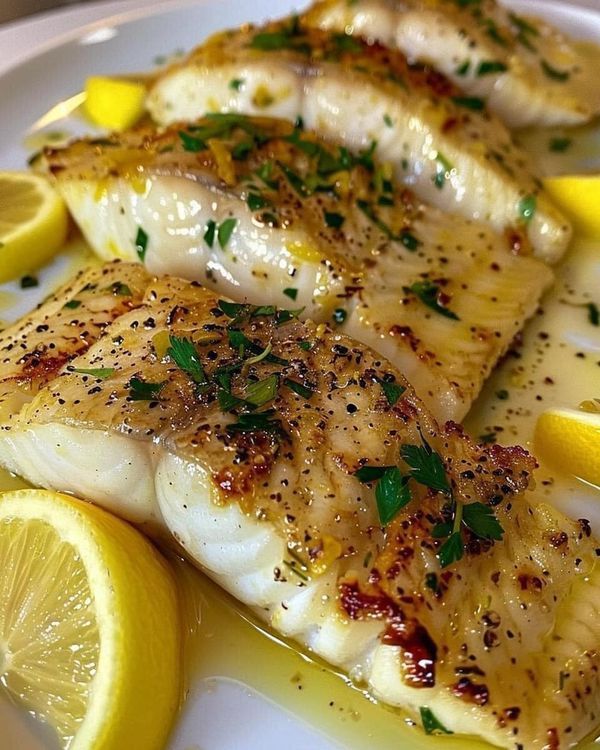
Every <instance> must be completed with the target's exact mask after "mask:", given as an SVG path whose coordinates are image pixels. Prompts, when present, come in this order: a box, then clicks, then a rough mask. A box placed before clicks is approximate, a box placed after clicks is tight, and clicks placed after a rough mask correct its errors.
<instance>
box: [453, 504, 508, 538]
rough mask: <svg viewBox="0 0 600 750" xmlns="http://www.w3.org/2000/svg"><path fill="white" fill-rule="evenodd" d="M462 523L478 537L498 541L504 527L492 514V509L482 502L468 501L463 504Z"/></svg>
mask: <svg viewBox="0 0 600 750" xmlns="http://www.w3.org/2000/svg"><path fill="white" fill-rule="evenodd" d="M462 520H463V523H464V524H465V526H466V527H467V528H469V529H471V531H472V532H473V533H474V534H475V536H478V537H479V538H480V539H496V540H497V541H500V540H501V539H502V535H503V534H504V529H503V528H502V526H501V525H500V523H499V521H498V519H497V518H496V516H495V515H494V510H493V509H492V508H490V506H489V505H484V504H483V503H478V502H477V503H468V504H467V505H464V506H463V518H462Z"/></svg>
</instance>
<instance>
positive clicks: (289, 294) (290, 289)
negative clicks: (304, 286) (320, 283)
mask: <svg viewBox="0 0 600 750" xmlns="http://www.w3.org/2000/svg"><path fill="white" fill-rule="evenodd" d="M283 293H284V294H285V296H286V297H289V298H290V299H292V300H295V299H296V297H297V296H298V290H297V289H294V288H293V287H291V286H288V287H287V288H286V289H284V290H283Z"/></svg>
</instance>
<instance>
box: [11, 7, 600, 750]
mask: <svg viewBox="0 0 600 750" xmlns="http://www.w3.org/2000/svg"><path fill="white" fill-rule="evenodd" d="M304 4H305V3H304V2H302V1H301V0H252V2H244V1H243V0H193V1H192V2H189V1H187V0H183V1H182V2H176V3H175V4H173V3H171V4H169V7H168V9H166V10H165V5H164V4H163V5H159V6H158V7H156V6H154V7H153V8H150V9H149V10H148V9H147V10H141V11H140V10H137V11H134V12H133V13H132V14H130V17H129V18H127V16H125V17H123V16H115V17H113V18H112V19H110V18H109V19H105V20H103V21H102V22H97V23H94V24H92V25H91V26H86V27H84V28H82V29H76V30H73V31H70V32H68V33H66V34H62V35H61V37H60V38H59V39H56V40H53V41H50V42H49V43H48V42H44V49H43V51H41V52H40V51H39V50H38V51H35V52H32V53H31V54H30V56H29V57H28V59H26V60H25V61H23V62H20V64H19V65H18V66H16V67H14V68H13V69H11V70H9V71H8V72H6V73H5V74H4V75H2V76H0V102H1V110H0V169H7V168H15V169H20V168H23V167H24V164H25V161H26V158H27V156H28V149H27V148H26V147H25V145H24V140H23V139H24V135H25V134H27V133H29V132H31V131H32V129H33V130H35V129H36V128H38V127H39V124H40V118H43V117H44V116H46V115H47V114H48V112H49V111H50V110H51V108H52V107H54V106H55V105H56V104H57V102H62V103H64V104H63V111H62V112H61V111H60V110H59V111H57V110H54V114H55V115H56V116H60V115H61V114H64V113H65V112H68V111H69V107H70V106H71V104H72V102H73V100H72V97H74V96H76V95H77V94H78V92H80V91H81V89H82V85H83V81H84V80H85V78H86V76H88V75H92V74H98V73H102V74H113V73H123V72H131V71H143V70H147V69H149V68H150V67H152V65H153V63H154V60H155V58H156V57H157V56H162V55H171V54H172V53H174V52H175V51H176V50H185V49H190V48H191V47H193V46H195V45H196V44H198V43H199V42H200V41H201V40H202V38H204V37H205V36H207V35H208V34H210V33H212V32H213V31H216V30H218V29H221V28H224V27H228V26H235V25H237V24H239V23H242V22H244V21H257V22H258V21H262V20H264V19H266V18H269V17H275V16H278V15H283V14H285V13H287V12H289V11H290V10H292V9H293V8H298V7H299V6H302V5H304ZM511 5H512V6H513V7H515V8H516V9H517V10H519V11H522V12H529V13H531V14H534V13H536V12H537V13H540V15H542V14H543V15H544V16H545V17H547V18H548V19H549V20H550V21H552V22H553V23H555V24H556V25H557V26H559V27H560V28H561V29H563V30H565V31H567V32H570V33H572V34H573V35H575V36H578V37H580V38H582V39H589V40H593V41H600V13H599V12H598V11H594V10H591V9H584V8H581V7H577V6H574V5H569V4H562V3H558V2H551V0H546V2H544V3H543V4H542V3H540V2H539V0H538V2H536V1H535V0H514V1H513V2H511ZM131 16H133V18H131ZM63 17H65V16H64V14H63ZM38 26H39V25H38ZM15 33H17V34H20V37H13V38H12V43H13V45H12V46H13V47H14V48H16V47H17V46H18V45H17V44H16V42H20V44H21V45H22V46H23V47H24V48H26V46H27V45H28V44H31V38H30V37H29V36H28V35H27V25H21V26H20V28H19V30H18V31H17V32H15ZM0 61H1V52H0ZM49 127H54V126H53V125H52V124H50V125H49ZM58 127H61V128H62V127H63V123H62V122H60V120H59V122H58ZM68 127H69V129H70V132H75V131H76V130H84V129H89V128H88V126H86V125H84V124H83V123H82V122H79V121H77V120H72V121H69V123H68ZM64 267H65V262H63V269H64ZM42 281H43V282H44V284H43V287H42V288H47V285H48V284H49V283H51V278H49V277H48V274H47V273H46V274H42ZM33 295H35V292H33V293H31V294H30V295H29V296H24V304H25V305H27V306H31V305H32V304H33V299H34V296H33ZM22 296H23V295H22ZM594 395H599V394H594ZM207 606H208V610H207V611H208V612H209V614H210V613H211V612H212V614H210V616H211V617H212V616H213V615H214V612H213V610H219V608H220V607H222V606H223V605H222V604H220V603H219V602H218V601H217V603H216V604H215V603H214V601H213V604H211V603H210V602H209V604H208V605H207ZM211 607H212V608H213V609H211ZM225 609H226V608H225ZM238 621H239V616H238V615H236V614H232V613H231V612H230V613H229V614H225V615H224V620H223V622H227V623H228V624H227V626H226V627H224V629H223V631H222V632H219V625H218V624H215V623H218V622H221V621H220V620H218V618H216V619H215V620H214V623H213V624H212V625H211V624H210V623H209V625H208V626H205V627H208V628H209V630H210V628H211V627H212V630H211V632H210V633H209V636H207V637H208V638H209V639H210V637H211V636H213V635H214V646H213V647H212V648H209V649H207V648H206V643H209V642H210V640H209V641H206V640H205V643H204V653H203V655H202V661H203V668H202V669H200V670H195V671H194V672H193V675H192V681H191V685H190V691H189V698H188V702H187V704H186V706H185V708H184V711H183V712H182V714H181V717H180V720H179V723H178V726H177V727H176V729H175V732H174V736H173V739H172V742H171V744H170V746H169V750H200V749H201V750H280V749H281V747H282V745H283V746H284V747H285V748H286V750H333V748H335V747H338V748H339V747H342V746H343V747H346V748H355V749H356V750H359V749H360V748H364V749H365V750H367V748H368V750H387V748H388V747H389V748H391V747H399V746H402V747H403V748H404V750H417V749H420V748H430V749H432V750H433V749H434V748H438V747H441V746H442V743H443V745H444V747H445V748H448V750H450V748H453V749H454V750H458V748H460V750H464V748H466V747H467V746H468V747H473V748H475V747H476V745H475V744H474V743H470V742H467V741H456V740H448V739H443V740H437V739H432V738H425V737H423V736H422V735H421V734H418V733H414V732H412V731H408V730H407V729H405V728H404V726H403V725H402V720H401V718H399V717H397V716H394V715H392V714H388V713H386V712H384V711H383V710H382V709H378V708H374V707H373V706H372V705H371V704H369V703H368V702H367V701H366V700H365V699H364V698H363V697H362V696H361V695H359V694H358V693H357V692H355V691H352V690H351V689H350V688H347V687H345V686H342V687H340V682H341V681H340V680H339V678H337V677H335V676H333V675H331V674H322V673H323V669H322V668H321V667H319V666H315V665H309V664H306V663H305V662H304V661H303V660H302V657H300V656H299V655H297V654H294V653H293V652H291V651H290V650H286V649H285V648H282V647H281V646H276V645H274V644H272V643H267V641H266V638H265V636H264V635H261V634H258V633H257V632H254V631H251V630H250V629H249V628H248V627H247V626H246V631H247V633H246V634H244V628H243V627H240V626H239V624H238ZM240 634H242V640H241V642H240ZM261 644H263V645H261ZM265 644H266V645H265ZM256 649H258V651H259V652H260V655H261V657H262V658H264V663H263V668H260V658H258V659H257V658H256V656H253V658H252V659H250V663H251V664H252V665H253V666H252V669H250V668H248V667H245V665H246V663H247V661H248V654H249V651H252V653H253V654H254V651H255V650H256ZM236 650H237V653H238V654H239V657H236V656H235V653H236ZM232 653H233V654H234V656H232ZM256 665H259V668H258V669H257V668H256ZM267 675H268V676H267ZM273 675H274V676H273ZM301 688H306V689H305V691H304V693H301V692H300V689H301ZM311 691H312V692H311ZM261 693H265V694H267V695H268V698H267V697H264V696H263V695H261ZM284 707H285V708H284ZM360 717H362V719H361V718H360ZM378 722H380V723H386V722H387V723H389V724H390V726H391V725H394V726H395V727H396V728H395V729H393V731H389V732H388V731H387V730H386V729H385V728H384V729H382V728H381V726H379V725H378ZM311 724H312V725H313V726H310V725H311ZM0 727H1V729H0V750H33V749H34V748H36V749H37V748H42V747H44V748H46V747H49V745H48V743H47V742H46V744H44V741H43V740H40V738H39V734H38V735H36V734H35V732H33V733H32V731H31V728H30V727H28V726H23V725H22V724H21V723H20V722H19V721H15V716H14V715H13V711H12V710H11V709H9V708H8V707H7V706H6V705H3V704H2V703H0ZM394 733H396V734H394ZM325 734H328V735H330V736H331V739H328V738H327V737H326V736H325ZM392 737H393V740H392V739H390V738H392ZM338 743H343V744H338ZM477 747H480V748H481V747H483V746H481V745H477ZM115 750H135V748H115Z"/></svg>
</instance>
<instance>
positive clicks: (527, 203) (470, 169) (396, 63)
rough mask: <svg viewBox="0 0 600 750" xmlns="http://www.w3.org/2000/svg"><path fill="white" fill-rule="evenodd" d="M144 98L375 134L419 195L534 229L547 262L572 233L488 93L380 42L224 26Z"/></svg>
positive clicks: (160, 114)
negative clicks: (461, 86) (465, 88)
mask: <svg viewBox="0 0 600 750" xmlns="http://www.w3.org/2000/svg"><path fill="white" fill-rule="evenodd" d="M232 82H233V83H232ZM237 82H241V83H239V84H238V83H237ZM233 84H236V85H233ZM147 106H148V108H149V111H150V113H151V115H152V116H153V118H154V119H155V120H156V121H157V122H158V123H160V124H163V125H164V124H169V123H172V122H174V121H177V120H190V119H194V118H195V117H198V116H201V115H202V114H204V113H206V112H230V113H235V112H237V113H245V114H250V115H269V116H275V117H284V118H287V119H289V120H295V118H297V117H298V116H301V117H302V119H303V121H304V123H305V125H306V127H308V128H310V129H313V130H316V131H317V132H318V133H320V134H321V135H323V136H325V137H326V138H329V139H331V140H333V141H334V142H338V143H342V144H344V145H346V146H348V147H349V148H351V149H361V148H362V149H367V148H369V147H370V146H371V144H372V143H373V142H376V144H377V152H376V155H377V158H378V159H379V160H380V161H387V162H390V163H391V164H392V165H393V168H394V171H395V174H396V177H397V178H398V179H399V180H401V181H403V182H404V183H405V184H407V185H408V186H409V187H411V188H412V189H414V190H415V192H416V193H417V194H418V195H419V197H420V198H421V199H423V200H426V201H428V202H429V203H431V204H433V205H435V206H438V207H439V208H442V209H443V210H445V211H449V212H456V213H459V214H461V215H463V216H466V217H468V218H474V219H478V220H481V221H484V222H487V223H489V224H491V226H492V227H494V228H495V229H496V230H497V231H504V230H507V229H510V228H514V227H521V228H523V229H525V230H526V232H527V235H528V237H529V239H530V241H531V244H532V245H533V247H534V249H535V252H536V254H537V255H538V256H539V257H540V258H542V259H544V260H547V261H550V262H553V261H555V260H557V259H558V258H559V257H560V256H561V255H562V253H563V252H564V251H565V249H566V247H567V245H568V242H569V238H570V233H571V230H570V226H569V223H568V221H567V220H566V219H565V217H564V216H563V215H562V214H561V212H560V211H559V210H558V209H557V207H556V206H555V205H554V204H553V203H552V201H551V200H550V198H549V197H548V196H547V194H546V193H545V191H544V190H543V188H542V185H541V183H540V181H539V180H538V179H537V178H536V177H535V171H534V168H533V166H532V163H531V161H530V159H529V157H528V155H527V154H526V153H525V152H524V151H522V150H521V149H520V148H519V147H518V146H516V145H515V143H514V142H513V141H512V138H511V135H510V133H509V132H508V130H507V129H506V128H505V126H504V125H503V124H502V123H501V122H500V121H499V120H498V119H497V118H496V117H494V116H493V115H491V114H489V113H488V112H486V111H481V110H480V107H481V106H482V102H481V101H479V100H476V99H474V98H473V97H466V98H465V97H464V95H463V94H462V93H461V92H460V90H458V89H457V88H456V87H454V85H453V84H451V83H450V82H449V81H448V80H447V79H445V78H444V77H443V76H441V75H440V74H438V73H434V72H432V71H430V70H427V69H420V68H415V67H414V66H409V65H408V63H407V61H406V59H405V58H404V57H403V56H402V54H401V53H400V52H398V51H394V50H389V49H385V48H383V47H381V46H380V45H377V44H375V45H371V46H369V45H366V44H365V43H363V42H362V41H360V40H357V39H355V38H352V37H348V36H344V35H340V34H333V33H329V32H323V31H320V30H316V29H303V28H302V27H301V26H298V25H297V24H294V23H293V22H290V21H285V22H278V23H273V24H270V25H268V26H266V27H262V28H258V29H257V28H253V27H244V28H243V29H241V30H237V31H231V32H225V33H223V34H220V35H217V36H216V37H213V38H211V39H210V40H209V41H208V42H206V43H205V44H204V45H203V46H201V47H199V48H197V49H196V50H194V51H193V52H192V53H191V54H190V55H189V56H188V57H187V58H186V59H184V60H183V61H181V62H179V63H176V64H175V65H174V66H172V67H171V68H169V69H167V70H166V71H165V72H164V73H161V74H159V75H158V77H157V79H156V81H155V83H154V84H153V86H152V87H151V89H150V91H149V95H148V98H147Z"/></svg>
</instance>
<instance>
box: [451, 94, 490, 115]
mask: <svg viewBox="0 0 600 750" xmlns="http://www.w3.org/2000/svg"><path fill="white" fill-rule="evenodd" d="M452 101H453V102H454V103H455V104H456V105H457V106H458V107H465V109H470V110H472V111H473V112H481V111H482V110H483V109H485V102H484V101H483V99H480V98H479V97H478V96H453V97H452Z"/></svg>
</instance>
